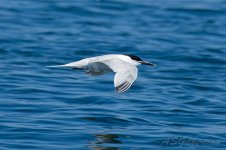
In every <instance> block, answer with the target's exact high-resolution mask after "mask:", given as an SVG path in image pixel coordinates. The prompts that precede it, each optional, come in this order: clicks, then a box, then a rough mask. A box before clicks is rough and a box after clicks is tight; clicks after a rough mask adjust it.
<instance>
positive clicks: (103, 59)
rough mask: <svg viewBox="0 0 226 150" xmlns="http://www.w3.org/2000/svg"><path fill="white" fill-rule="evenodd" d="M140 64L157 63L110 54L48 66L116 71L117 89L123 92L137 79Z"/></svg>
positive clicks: (92, 71) (129, 56) (104, 72)
mask: <svg viewBox="0 0 226 150" xmlns="http://www.w3.org/2000/svg"><path fill="white" fill-rule="evenodd" d="M140 64H144V65H150V66H155V64H153V63H150V62H147V61H143V60H141V59H140V58H139V57H137V56H135V55H125V54H109V55H102V56H97V57H90V58H85V59H82V60H79V61H76V62H72V63H68V64H64V65H56V66H48V67H69V68H73V69H79V70H86V73H87V74H90V75H102V74H106V73H109V72H115V73H116V74H115V77H114V86H115V89H116V91H117V92H119V93H123V92H125V91H127V90H128V89H129V88H130V87H131V85H132V84H133V82H134V81H135V80H136V78H137V72H138V71H137V67H136V66H138V65H140Z"/></svg>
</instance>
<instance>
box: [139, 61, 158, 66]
mask: <svg viewBox="0 0 226 150" xmlns="http://www.w3.org/2000/svg"><path fill="white" fill-rule="evenodd" d="M139 63H141V64H142V65H148V66H153V67H154V66H156V64H153V63H150V62H147V61H139Z"/></svg>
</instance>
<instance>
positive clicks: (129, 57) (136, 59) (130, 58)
mask: <svg viewBox="0 0 226 150" xmlns="http://www.w3.org/2000/svg"><path fill="white" fill-rule="evenodd" d="M125 56H127V58H126V62H128V63H130V64H132V65H135V66H138V65H148V66H156V65H155V64H153V63H151V62H148V61H144V60H142V59H141V58H140V57H138V56H135V55H127V54H125Z"/></svg>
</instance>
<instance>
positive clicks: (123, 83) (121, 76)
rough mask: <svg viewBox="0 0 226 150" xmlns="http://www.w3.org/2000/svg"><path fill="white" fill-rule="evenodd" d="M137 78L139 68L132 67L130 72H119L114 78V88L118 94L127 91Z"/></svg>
mask: <svg viewBox="0 0 226 150" xmlns="http://www.w3.org/2000/svg"><path fill="white" fill-rule="evenodd" d="M136 78H137V68H136V67H134V66H131V68H130V69H129V70H124V71H119V72H117V73H116V74H115V77H114V86H115V89H116V91H117V92H119V93H123V92H125V91H127V90H128V89H129V88H130V87H131V85H132V84H133V82H134V81H135V80H136Z"/></svg>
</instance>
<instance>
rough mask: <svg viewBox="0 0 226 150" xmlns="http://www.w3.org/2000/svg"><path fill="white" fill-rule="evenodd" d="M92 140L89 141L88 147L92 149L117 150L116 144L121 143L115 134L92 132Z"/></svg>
mask: <svg viewBox="0 0 226 150" xmlns="http://www.w3.org/2000/svg"><path fill="white" fill-rule="evenodd" d="M94 137H95V139H94V141H91V142H90V145H89V146H88V147H89V148H91V149H93V150H119V149H120V148H118V147H116V145H119V144H121V143H122V142H121V141H120V140H119V135H117V134H94Z"/></svg>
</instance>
